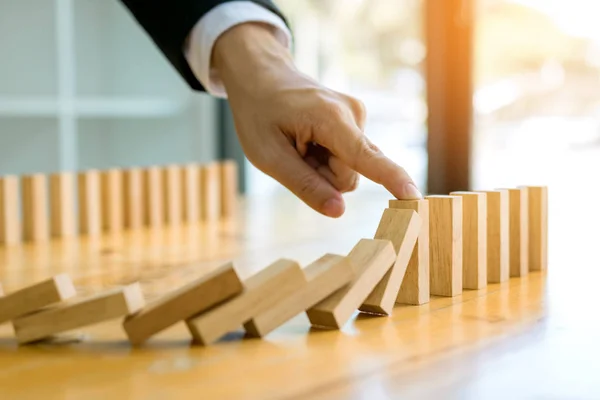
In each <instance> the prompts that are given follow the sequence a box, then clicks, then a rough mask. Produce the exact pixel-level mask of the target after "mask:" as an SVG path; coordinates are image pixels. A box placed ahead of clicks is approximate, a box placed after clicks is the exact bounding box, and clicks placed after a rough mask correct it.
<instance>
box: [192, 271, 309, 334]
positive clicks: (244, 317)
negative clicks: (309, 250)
mask: <svg viewBox="0 0 600 400" xmlns="http://www.w3.org/2000/svg"><path fill="white" fill-rule="evenodd" d="M304 285H306V278H305V277H304V274H303V273H302V269H301V268H300V266H299V265H298V263H297V262H295V261H291V260H286V259H281V260H278V261H276V262H274V263H273V264H271V265H269V266H268V267H267V268H265V269H264V270H262V271H260V272H259V273H257V274H256V275H253V276H252V277H250V278H249V279H248V280H246V281H245V282H244V286H245V290H244V291H243V292H242V293H241V294H240V295H238V296H236V297H234V298H233V299H231V300H229V301H227V302H225V303H223V304H221V305H219V306H217V307H215V308H212V309H210V310H208V311H206V312H204V313H201V314H199V315H198V316H195V317H192V318H190V319H188V320H186V324H187V327H188V329H189V330H190V333H191V334H192V336H193V338H194V341H195V342H196V343H199V344H202V345H208V344H210V343H212V342H214V341H216V340H217V339H219V338H220V337H221V336H223V335H225V334H226V333H227V332H231V331H233V330H235V329H236V328H238V327H240V326H242V325H243V324H244V323H245V322H247V321H249V320H250V319H252V318H254V317H255V316H257V315H259V314H261V313H263V312H265V311H266V310H268V309H269V308H270V307H273V306H275V305H276V304H278V303H279V302H281V301H283V300H284V299H285V298H287V297H289V296H292V295H293V294H294V293H295V292H296V291H298V290H301V289H302V287H303V286H304Z"/></svg>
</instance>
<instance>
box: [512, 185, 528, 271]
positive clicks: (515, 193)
mask: <svg viewBox="0 0 600 400" xmlns="http://www.w3.org/2000/svg"><path fill="white" fill-rule="evenodd" d="M507 190H508V207H509V218H508V232H509V247H510V249H509V251H508V253H509V260H510V261H509V265H510V267H509V269H510V276H517V277H518V276H524V275H527V274H528V273H529V253H528V251H529V229H528V225H529V215H528V211H529V205H528V201H527V189H526V188H516V189H507Z"/></svg>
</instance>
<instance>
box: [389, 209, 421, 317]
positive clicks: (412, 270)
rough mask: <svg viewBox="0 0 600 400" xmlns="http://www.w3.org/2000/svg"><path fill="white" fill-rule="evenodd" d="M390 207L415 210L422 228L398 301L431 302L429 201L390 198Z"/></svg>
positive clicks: (401, 302)
mask: <svg viewBox="0 0 600 400" xmlns="http://www.w3.org/2000/svg"><path fill="white" fill-rule="evenodd" d="M389 207H390V208H397V209H404V210H414V211H416V212H417V214H419V217H421V230H420V232H419V238H418V239H417V244H416V245H415V248H414V249H413V252H412V255H411V257H410V261H409V262H408V267H407V268H406V274H405V275H404V280H403V281H402V286H400V292H399V293H398V297H397V298H396V302H397V303H400V304H413V305H420V304H425V303H428V302H429V203H428V201H427V200H390V201H389Z"/></svg>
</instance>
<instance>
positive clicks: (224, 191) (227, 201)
mask: <svg viewBox="0 0 600 400" xmlns="http://www.w3.org/2000/svg"><path fill="white" fill-rule="evenodd" d="M219 173H220V178H221V182H220V186H221V217H223V218H230V217H232V216H233V215H235V211H236V209H237V200H238V167H237V164H236V162H235V161H233V160H226V161H223V162H221V164H220V170H219Z"/></svg>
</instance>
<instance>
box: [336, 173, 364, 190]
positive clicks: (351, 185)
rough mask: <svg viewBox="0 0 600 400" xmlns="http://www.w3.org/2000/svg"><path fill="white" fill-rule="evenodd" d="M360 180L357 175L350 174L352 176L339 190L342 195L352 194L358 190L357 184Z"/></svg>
mask: <svg viewBox="0 0 600 400" xmlns="http://www.w3.org/2000/svg"><path fill="white" fill-rule="evenodd" d="M359 180H360V178H359V175H358V174H357V173H354V174H352V176H350V177H349V178H348V179H347V180H346V182H345V184H344V185H343V187H342V188H341V189H340V191H341V192H343V193H348V192H353V191H355V190H356V188H358V182H359Z"/></svg>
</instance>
